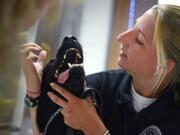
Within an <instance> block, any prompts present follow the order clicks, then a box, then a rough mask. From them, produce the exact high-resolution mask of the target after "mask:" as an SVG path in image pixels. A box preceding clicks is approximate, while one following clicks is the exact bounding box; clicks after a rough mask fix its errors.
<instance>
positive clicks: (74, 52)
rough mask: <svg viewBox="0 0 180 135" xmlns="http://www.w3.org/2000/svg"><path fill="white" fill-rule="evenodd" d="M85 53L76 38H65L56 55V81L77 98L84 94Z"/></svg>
mask: <svg viewBox="0 0 180 135" xmlns="http://www.w3.org/2000/svg"><path fill="white" fill-rule="evenodd" d="M82 64H83V51H82V47H81V44H80V43H79V42H78V41H77V39H76V38H75V37H65V38H64V40H63V42H62V44H61V47H60V48H59V50H58V52H57V55H56V65H57V67H56V72H55V81H56V80H57V82H58V83H59V84H60V85H61V86H63V87H65V88H66V89H68V90H69V91H70V92H71V93H73V94H74V95H76V96H79V97H80V95H81V94H82V91H83V88H84V81H85V80H84V79H85V72H84V68H83V65H82Z"/></svg>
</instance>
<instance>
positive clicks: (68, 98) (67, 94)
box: [50, 83, 77, 102]
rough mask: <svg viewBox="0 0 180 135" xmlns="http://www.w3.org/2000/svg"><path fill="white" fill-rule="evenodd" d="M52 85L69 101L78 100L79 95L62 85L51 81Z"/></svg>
mask: <svg viewBox="0 0 180 135" xmlns="http://www.w3.org/2000/svg"><path fill="white" fill-rule="evenodd" d="M50 85H51V87H52V88H53V89H54V90H55V91H57V92H58V93H60V94H61V95H62V96H63V97H64V98H65V99H66V100H67V101H68V102H73V101H77V97H75V96H74V95H72V94H71V93H70V92H69V91H67V90H65V89H64V88H62V87H60V86H59V85H57V84H55V83H51V84H50Z"/></svg>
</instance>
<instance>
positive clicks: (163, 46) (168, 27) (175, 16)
mask: <svg viewBox="0 0 180 135" xmlns="http://www.w3.org/2000/svg"><path fill="white" fill-rule="evenodd" d="M152 11H153V13H154V15H155V17H156V27H155V33H154V43H155V47H156V53H157V69H156V72H155V74H154V78H153V81H154V95H158V94H160V93H161V91H162V90H163V89H164V88H165V87H167V86H168V85H172V86H173V85H175V84H178V83H180V6H176V5H155V6H153V7H152ZM169 61H173V62H174V68H173V70H172V71H171V72H170V73H168V63H169ZM174 92H175V95H176V100H178V99H179V98H180V94H179V93H180V90H178V89H177V88H176V89H174Z"/></svg>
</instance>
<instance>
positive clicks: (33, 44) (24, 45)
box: [21, 43, 42, 49]
mask: <svg viewBox="0 0 180 135" xmlns="http://www.w3.org/2000/svg"><path fill="white" fill-rule="evenodd" d="M28 46H33V47H37V48H39V49H42V48H41V46H39V45H38V44H36V43H27V44H23V45H21V47H22V49H25V48H26V47H28Z"/></svg>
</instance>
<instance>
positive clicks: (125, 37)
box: [117, 29, 132, 44]
mask: <svg viewBox="0 0 180 135" xmlns="http://www.w3.org/2000/svg"><path fill="white" fill-rule="evenodd" d="M131 36H132V29H130V30H127V31H125V32H123V33H121V34H119V35H118V36H117V40H118V41H119V42H120V43H123V44H129V43H130V41H131V38H132V37H131Z"/></svg>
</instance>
